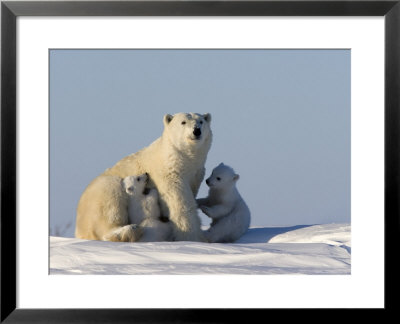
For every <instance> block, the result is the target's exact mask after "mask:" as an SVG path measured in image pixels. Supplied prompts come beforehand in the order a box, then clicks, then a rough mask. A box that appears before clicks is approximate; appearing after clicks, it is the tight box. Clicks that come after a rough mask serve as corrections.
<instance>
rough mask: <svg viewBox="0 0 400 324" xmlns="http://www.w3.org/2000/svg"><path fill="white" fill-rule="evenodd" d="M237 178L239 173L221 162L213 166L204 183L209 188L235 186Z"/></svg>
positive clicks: (218, 188) (220, 188)
mask: <svg viewBox="0 0 400 324" xmlns="http://www.w3.org/2000/svg"><path fill="white" fill-rule="evenodd" d="M238 179H239V175H238V174H236V173H235V171H233V169H232V168H231V167H230V166H227V165H225V164H223V163H221V164H220V165H218V166H217V167H216V168H214V170H213V171H212V173H211V176H210V177H209V178H208V179H207V180H206V183H207V186H209V187H210V189H216V190H222V189H228V188H232V187H233V186H235V185H236V181H237V180H238Z"/></svg>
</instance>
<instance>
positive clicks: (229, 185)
mask: <svg viewBox="0 0 400 324" xmlns="http://www.w3.org/2000/svg"><path fill="white" fill-rule="evenodd" d="M238 179H239V175H238V174H235V172H234V170H233V169H232V168H231V167H229V166H227V165H225V164H223V163H221V164H220V165H218V166H217V167H216V168H215V169H214V170H213V171H212V173H211V176H210V177H209V178H208V179H207V180H206V183H207V185H208V187H209V192H208V197H207V198H202V199H197V203H198V206H199V208H200V209H201V210H202V211H203V212H204V213H205V214H206V215H207V216H208V217H210V218H212V222H211V226H210V228H209V229H208V230H207V231H206V232H205V235H206V238H207V240H208V241H209V242H210V243H228V242H234V241H236V240H237V239H239V238H240V237H241V236H242V235H243V234H244V233H245V232H246V231H247V229H248V228H249V226H250V210H249V208H248V207H247V205H246V203H245V202H244V200H243V198H242V197H241V196H240V194H239V191H238V190H237V188H236V181H237V180H238Z"/></svg>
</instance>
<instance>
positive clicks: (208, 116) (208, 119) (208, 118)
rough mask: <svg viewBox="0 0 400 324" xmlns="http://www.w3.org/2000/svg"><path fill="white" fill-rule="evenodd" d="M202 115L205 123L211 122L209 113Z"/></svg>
mask: <svg viewBox="0 0 400 324" xmlns="http://www.w3.org/2000/svg"><path fill="white" fill-rule="evenodd" d="M203 117H204V120H205V121H206V122H207V123H210V122H211V114H209V113H207V114H204V115H203Z"/></svg>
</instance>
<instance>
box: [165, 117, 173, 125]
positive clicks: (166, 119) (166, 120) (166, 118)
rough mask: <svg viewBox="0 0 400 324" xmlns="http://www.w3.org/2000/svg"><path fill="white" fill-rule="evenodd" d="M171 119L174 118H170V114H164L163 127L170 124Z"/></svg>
mask: <svg viewBox="0 0 400 324" xmlns="http://www.w3.org/2000/svg"><path fill="white" fill-rule="evenodd" d="M172 118H174V116H172V115H170V114H166V115H165V116H164V125H165V126H166V125H168V124H169V123H170V122H171V120H172Z"/></svg>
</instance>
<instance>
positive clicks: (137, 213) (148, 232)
mask: <svg viewBox="0 0 400 324" xmlns="http://www.w3.org/2000/svg"><path fill="white" fill-rule="evenodd" d="M148 180H149V176H148V174H147V173H145V174H142V175H139V176H128V177H126V178H124V180H123V181H122V183H123V185H124V189H125V191H126V193H127V195H128V197H129V202H128V218H129V223H130V224H138V225H139V226H140V228H141V229H142V230H143V234H142V236H141V237H140V239H139V240H138V241H139V242H160V241H169V240H171V235H172V227H171V224H170V222H169V220H168V218H166V219H165V218H162V217H161V211H160V207H159V205H158V192H157V189H155V188H152V189H150V191H149V192H148V193H147V192H146V184H147V181H148Z"/></svg>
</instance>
